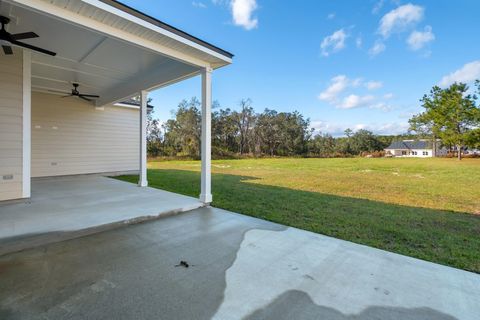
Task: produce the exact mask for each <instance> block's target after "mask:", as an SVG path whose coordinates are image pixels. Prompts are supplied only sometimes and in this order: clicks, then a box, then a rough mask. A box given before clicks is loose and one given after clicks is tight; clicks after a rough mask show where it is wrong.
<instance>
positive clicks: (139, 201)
mask: <svg viewBox="0 0 480 320" xmlns="http://www.w3.org/2000/svg"><path fill="white" fill-rule="evenodd" d="M201 206H203V204H202V203H201V202H200V201H199V200H197V199H194V198H191V197H186V196H182V195H179V194H176V193H171V192H167V191H162V190H158V189H153V188H139V187H137V186H136V185H135V184H132V183H127V182H123V181H119V180H115V179H111V178H107V177H102V176H96V175H84V176H70V177H56V178H41V179H33V181H32V198H31V199H30V200H29V201H28V202H17V203H7V204H2V203H1V202H0V255H1V254H5V253H8V252H12V251H17V250H20V249H23V248H29V247H31V246H32V245H39V244H45V243H49V242H54V241H58V240H62V239H65V238H72V237H75V236H79V235H85V234H88V233H92V232H96V231H101V230H105V229H108V228H111V227H115V226H117V225H118V224H123V223H128V222H130V223H131V222H132V220H145V219H151V218H154V217H157V216H161V215H166V214H172V213H178V212H184V211H188V210H192V209H196V208H199V207H201Z"/></svg>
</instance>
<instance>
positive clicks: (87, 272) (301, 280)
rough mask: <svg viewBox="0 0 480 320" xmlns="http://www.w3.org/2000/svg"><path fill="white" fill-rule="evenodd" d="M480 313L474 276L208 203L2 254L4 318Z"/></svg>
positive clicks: (0, 312)
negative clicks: (187, 266) (41, 245)
mask: <svg viewBox="0 0 480 320" xmlns="http://www.w3.org/2000/svg"><path fill="white" fill-rule="evenodd" d="M181 260H185V261H187V262H188V263H189V264H190V267H189V268H184V267H181V266H176V265H178V264H179V262H180V261H181ZM479 315H480V275H478V274H473V273H469V272H466V271H462V270H457V269H453V268H449V267H445V266H441V265H437V264H433V263H429V262H425V261H421V260H417V259H412V258H409V257H405V256H400V255H397V254H393V253H389V252H385V251H381V250H377V249H373V248H369V247H366V246H361V245H357V244H353V243H350V242H346V241H342V240H337V239H333V238H329V237H325V236H322V235H318V234H313V233H310V232H306V231H302V230H298V229H294V228H287V227H284V226H281V225H277V224H273V223H270V222H266V221H262V220H258V219H255V218H250V217H246V216H243V215H239V214H235V213H231V212H227V211H223V210H219V209H213V208H201V209H197V210H194V211H191V212H188V213H183V214H180V215H176V216H170V217H166V218H162V219H159V220H154V221H148V222H145V223H142V224H136V225H130V226H125V227H122V228H118V229H115V230H110V231H107V232H102V233H97V234H95V235H90V236H87V237H82V238H77V239H73V240H69V241H64V242H59V243H55V244H50V245H46V246H43V247H39V248H36V249H31V250H27V251H23V252H19V253H14V254H9V255H6V256H3V257H0V319H182V320H183V319H211V318H213V319H222V320H228V319H242V318H244V319H328V320H330V319H333V320H349V319H350V320H353V319H356V320H367V319H368V320H371V319H377V320H392V319H402V320H426V319H427V320H428V319H429V320H434V319H435V320H451V319H465V320H474V319H476V320H478V319H479Z"/></svg>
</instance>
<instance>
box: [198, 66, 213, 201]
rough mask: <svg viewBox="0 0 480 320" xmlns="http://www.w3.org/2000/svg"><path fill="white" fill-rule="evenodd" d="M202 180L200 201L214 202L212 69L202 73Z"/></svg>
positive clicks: (206, 69)
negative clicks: (212, 170)
mask: <svg viewBox="0 0 480 320" xmlns="http://www.w3.org/2000/svg"><path fill="white" fill-rule="evenodd" d="M201 155H202V178H201V188H200V189H201V193H200V201H202V202H204V203H211V202H212V177H211V176H212V174H211V164H212V69H211V68H205V69H204V70H203V71H202V150H201Z"/></svg>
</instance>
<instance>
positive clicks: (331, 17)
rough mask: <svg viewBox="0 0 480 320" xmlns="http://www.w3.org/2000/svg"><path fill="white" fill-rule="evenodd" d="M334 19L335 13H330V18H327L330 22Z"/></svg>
mask: <svg viewBox="0 0 480 320" xmlns="http://www.w3.org/2000/svg"><path fill="white" fill-rule="evenodd" d="M334 18H335V12H332V13H329V14H328V16H327V19H328V20H332V19H334Z"/></svg>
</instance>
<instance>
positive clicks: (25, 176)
mask: <svg viewBox="0 0 480 320" xmlns="http://www.w3.org/2000/svg"><path fill="white" fill-rule="evenodd" d="M31 57H32V55H31V52H30V50H23V97H22V100H23V103H22V104H23V105H22V107H23V117H22V118H23V121H22V122H23V134H22V135H23V138H22V140H23V151H22V159H23V160H22V197H23V198H30V194H31V150H32V63H31Z"/></svg>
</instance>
